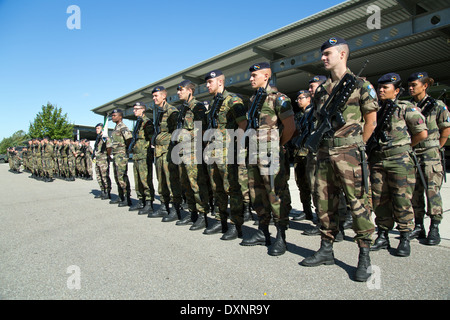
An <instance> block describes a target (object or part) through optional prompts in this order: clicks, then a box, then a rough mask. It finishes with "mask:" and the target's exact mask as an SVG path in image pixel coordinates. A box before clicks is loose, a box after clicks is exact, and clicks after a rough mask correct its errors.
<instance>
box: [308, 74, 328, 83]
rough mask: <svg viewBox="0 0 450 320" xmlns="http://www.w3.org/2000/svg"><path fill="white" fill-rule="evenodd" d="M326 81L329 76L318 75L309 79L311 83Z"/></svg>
mask: <svg viewBox="0 0 450 320" xmlns="http://www.w3.org/2000/svg"><path fill="white" fill-rule="evenodd" d="M325 81H327V77H325V76H321V75H318V76H314V77H312V78H311V80H309V83H314V82H321V83H322V82H325Z"/></svg>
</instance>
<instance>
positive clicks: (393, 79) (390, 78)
mask: <svg viewBox="0 0 450 320" xmlns="http://www.w3.org/2000/svg"><path fill="white" fill-rule="evenodd" d="M400 81H402V78H400V75H399V74H397V73H394V72H390V73H386V74H385V75H382V76H381V77H380V79H378V83H381V84H389V83H392V84H397V83H399V82H400Z"/></svg>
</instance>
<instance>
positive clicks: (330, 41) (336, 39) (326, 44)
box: [320, 37, 347, 52]
mask: <svg viewBox="0 0 450 320" xmlns="http://www.w3.org/2000/svg"><path fill="white" fill-rule="evenodd" d="M340 44H347V41H345V40H344V39H342V38H339V37H332V38H330V39H328V40H327V41H325V42H324V43H323V44H322V47H320V51H322V52H323V51H325V50H326V49H328V48H331V47H334V46H337V45H340Z"/></svg>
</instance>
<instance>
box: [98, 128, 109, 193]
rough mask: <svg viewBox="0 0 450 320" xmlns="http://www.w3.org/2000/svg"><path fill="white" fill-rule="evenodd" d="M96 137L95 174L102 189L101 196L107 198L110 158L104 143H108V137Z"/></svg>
mask: <svg viewBox="0 0 450 320" xmlns="http://www.w3.org/2000/svg"><path fill="white" fill-rule="evenodd" d="M101 135H102V133H100V137H98V138H97V139H98V143H97V144H96V146H95V147H96V149H95V176H96V179H97V182H98V185H99V186H100V189H101V190H102V193H103V194H102V198H105V199H107V198H108V199H109V198H110V192H111V178H110V177H109V163H110V158H109V156H108V153H107V151H106V145H107V144H108V143H109V140H110V139H109V137H101Z"/></svg>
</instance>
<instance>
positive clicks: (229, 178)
mask: <svg viewBox="0 0 450 320" xmlns="http://www.w3.org/2000/svg"><path fill="white" fill-rule="evenodd" d="M208 172H209V177H210V181H211V187H212V191H213V193H214V197H215V200H216V204H217V205H218V207H219V212H218V214H217V213H216V219H217V220H222V221H224V220H225V221H226V220H227V218H228V199H230V220H231V223H233V224H236V225H242V224H243V223H244V211H243V210H244V203H243V196H242V191H241V186H240V185H239V166H238V165H237V164H225V163H223V164H217V163H213V164H210V165H208Z"/></svg>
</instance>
